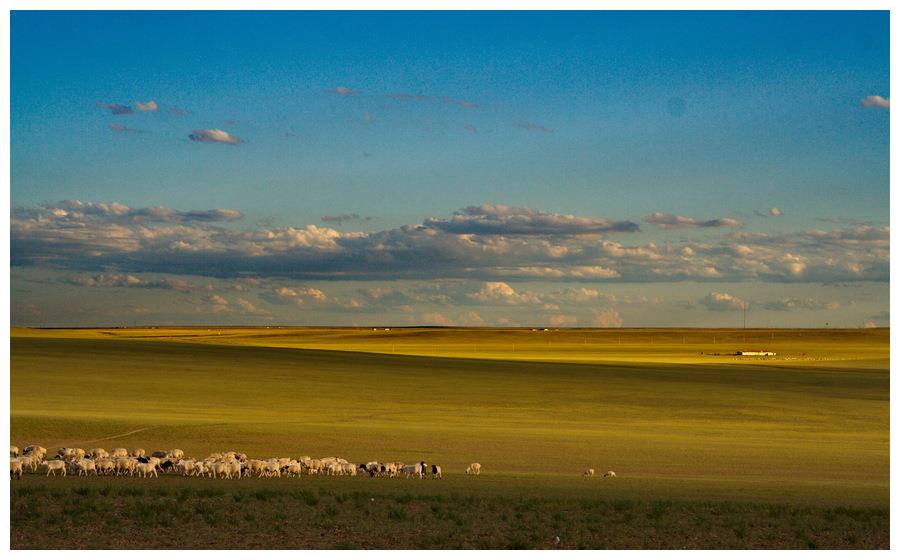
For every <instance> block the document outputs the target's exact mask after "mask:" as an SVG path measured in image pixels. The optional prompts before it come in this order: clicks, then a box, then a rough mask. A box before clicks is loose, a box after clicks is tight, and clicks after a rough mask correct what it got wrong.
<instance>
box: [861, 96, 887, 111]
mask: <svg viewBox="0 0 900 560" xmlns="http://www.w3.org/2000/svg"><path fill="white" fill-rule="evenodd" d="M859 104H860V105H862V106H863V107H868V108H880V109H890V108H891V100H890V99H885V98H884V97H881V96H880V95H870V96H868V97H864V98H862V99H861V100H860V102H859Z"/></svg>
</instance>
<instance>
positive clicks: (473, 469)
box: [466, 463, 481, 475]
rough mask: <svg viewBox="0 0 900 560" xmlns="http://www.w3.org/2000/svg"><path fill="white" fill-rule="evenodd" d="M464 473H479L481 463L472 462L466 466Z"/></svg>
mask: <svg viewBox="0 0 900 560" xmlns="http://www.w3.org/2000/svg"><path fill="white" fill-rule="evenodd" d="M466 474H475V475H478V474H481V463H472V464H471V465H469V466H468V467H466Z"/></svg>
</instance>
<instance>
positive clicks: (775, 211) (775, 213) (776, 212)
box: [769, 206, 781, 216]
mask: <svg viewBox="0 0 900 560" xmlns="http://www.w3.org/2000/svg"><path fill="white" fill-rule="evenodd" d="M769 215H770V216H780V215H781V209H780V208H778V207H777V206H776V207H772V208H770V209H769Z"/></svg>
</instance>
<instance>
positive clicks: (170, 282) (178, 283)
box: [62, 273, 194, 292]
mask: <svg viewBox="0 0 900 560" xmlns="http://www.w3.org/2000/svg"><path fill="white" fill-rule="evenodd" d="M62 282H63V283H65V284H71V285H73V286H82V287H88V288H146V289H158V290H176V291H179V292H190V291H191V290H193V289H194V285H193V284H191V283H190V282H188V281H186V280H182V279H181V278H163V279H153V280H146V279H143V278H139V277H137V276H135V275H133V274H118V273H108V274H106V273H103V274H96V275H93V276H70V277H67V278H63V279H62Z"/></svg>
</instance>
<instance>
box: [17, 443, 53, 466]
mask: <svg viewBox="0 0 900 560" xmlns="http://www.w3.org/2000/svg"><path fill="white" fill-rule="evenodd" d="M22 454H23V455H33V456H34V457H37V458H38V462H41V461H43V460H44V456H45V455H46V454H47V450H46V449H44V448H43V447H41V446H40V445H29V446H28V447H26V448H25V449H23V450H22Z"/></svg>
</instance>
